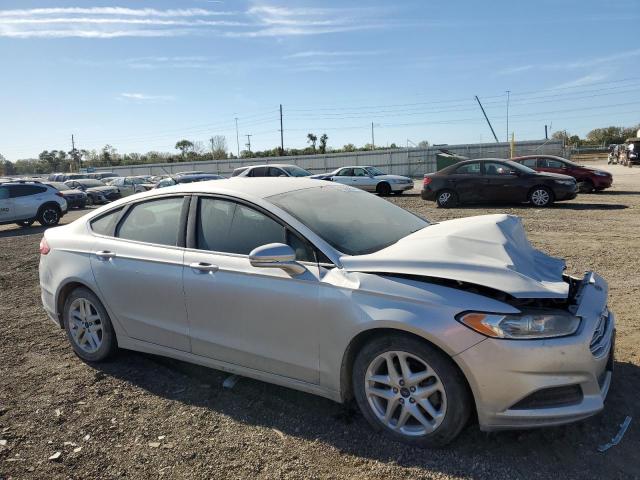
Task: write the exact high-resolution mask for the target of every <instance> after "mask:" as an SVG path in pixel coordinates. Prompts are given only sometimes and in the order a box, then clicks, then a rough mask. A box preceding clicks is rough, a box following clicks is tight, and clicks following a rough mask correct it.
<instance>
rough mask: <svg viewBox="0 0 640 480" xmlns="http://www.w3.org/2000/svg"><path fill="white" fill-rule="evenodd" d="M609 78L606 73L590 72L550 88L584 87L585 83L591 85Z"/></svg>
mask: <svg viewBox="0 0 640 480" xmlns="http://www.w3.org/2000/svg"><path fill="white" fill-rule="evenodd" d="M607 78H609V75H607V74H606V73H590V74H588V75H584V76H582V77H579V78H576V79H575V80H570V81H568V82H565V83H561V84H560V85H556V86H555V87H552V88H551V89H550V90H555V89H559V88H572V87H584V86H585V85H591V84H592V83H597V82H601V81H602V80H605V79H607Z"/></svg>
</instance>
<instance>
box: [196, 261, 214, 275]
mask: <svg viewBox="0 0 640 480" xmlns="http://www.w3.org/2000/svg"><path fill="white" fill-rule="evenodd" d="M189 267H190V268H191V269H192V270H195V271H196V272H198V273H210V272H211V273H215V272H217V271H218V268H219V267H218V266H217V265H213V264H212V263H204V262H195V263H192V264H190V265H189Z"/></svg>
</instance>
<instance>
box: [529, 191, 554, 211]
mask: <svg viewBox="0 0 640 480" xmlns="http://www.w3.org/2000/svg"><path fill="white" fill-rule="evenodd" d="M549 200H551V196H550V195H549V192H547V191H546V190H544V189H542V188H540V189H538V190H535V191H534V192H533V193H532V194H531V203H533V204H534V205H536V206H538V207H542V206H544V205H546V204H547V203H549Z"/></svg>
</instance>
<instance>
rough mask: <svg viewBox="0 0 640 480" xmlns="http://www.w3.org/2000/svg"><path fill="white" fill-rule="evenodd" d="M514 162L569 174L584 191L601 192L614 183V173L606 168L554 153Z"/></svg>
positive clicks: (538, 170)
mask: <svg viewBox="0 0 640 480" xmlns="http://www.w3.org/2000/svg"><path fill="white" fill-rule="evenodd" d="M512 160H513V161H514V162H518V163H521V164H522V165H524V166H526V167H529V168H532V169H533V170H535V171H536V172H548V173H560V174H562V175H569V176H570V177H573V178H575V179H576V182H578V189H579V190H580V191H581V192H583V193H591V192H593V191H594V190H595V191H597V192H599V191H602V190H604V189H605V188H609V187H610V186H611V184H612V183H613V175H611V174H610V173H609V172H605V171H604V170H599V169H597V168H590V167H586V166H584V165H578V164H577V163H574V162H572V161H571V160H567V159H566V158H562V157H556V156H554V155H526V156H523V157H516V158H512Z"/></svg>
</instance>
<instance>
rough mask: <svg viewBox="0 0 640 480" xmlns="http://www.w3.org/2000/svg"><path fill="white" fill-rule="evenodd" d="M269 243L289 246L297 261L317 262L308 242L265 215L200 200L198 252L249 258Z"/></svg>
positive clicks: (231, 204)
mask: <svg viewBox="0 0 640 480" xmlns="http://www.w3.org/2000/svg"><path fill="white" fill-rule="evenodd" d="M268 243H286V244H287V245H289V246H290V247H291V248H293V249H294V251H295V252H296V260H300V261H306V262H313V261H315V260H314V255H313V250H312V249H311V248H310V246H309V245H308V244H307V242H305V241H303V240H302V239H301V238H299V237H298V236H297V235H295V234H294V233H293V232H290V231H288V230H286V229H285V227H284V226H283V225H281V224H280V223H278V222H276V221H275V220H273V219H272V218H271V217H269V216H267V215H265V214H263V213H262V212H259V211H257V210H255V209H253V208H251V207H248V206H246V205H242V204H240V203H236V202H232V201H229V200H221V199H217V198H207V197H203V198H201V199H200V201H199V206H198V215H197V225H196V248H198V249H199V250H209V251H212V252H221V253H235V254H239V255H249V253H250V252H251V250H253V249H254V248H256V247H260V246H262V245H266V244H268Z"/></svg>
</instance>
